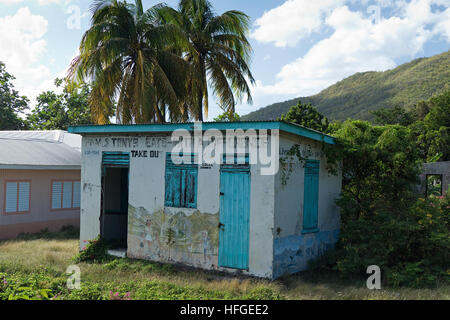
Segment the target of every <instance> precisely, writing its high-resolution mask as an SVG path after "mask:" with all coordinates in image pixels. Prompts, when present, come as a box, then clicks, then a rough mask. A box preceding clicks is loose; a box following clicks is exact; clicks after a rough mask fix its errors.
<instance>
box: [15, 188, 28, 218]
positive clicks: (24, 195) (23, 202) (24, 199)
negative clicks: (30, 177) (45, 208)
mask: <svg viewBox="0 0 450 320" xmlns="http://www.w3.org/2000/svg"><path fill="white" fill-rule="evenodd" d="M29 210H30V183H29V182H19V208H18V210H17V211H18V212H27V211H29Z"/></svg>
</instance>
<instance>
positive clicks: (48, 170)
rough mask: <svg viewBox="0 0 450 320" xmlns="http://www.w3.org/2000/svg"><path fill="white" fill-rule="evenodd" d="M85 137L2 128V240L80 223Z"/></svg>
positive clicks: (0, 160) (0, 190)
mask: <svg viewBox="0 0 450 320" xmlns="http://www.w3.org/2000/svg"><path fill="white" fill-rule="evenodd" d="M80 168H81V136H79V135H74V134H69V133H67V132H64V131H1V132H0V208H1V209H0V210H1V214H0V239H2V240H3V239H11V238H15V237H16V236H17V235H19V234H20V233H36V232H39V231H41V230H43V229H48V230H49V231H57V230H58V229H59V228H61V227H62V226H68V225H73V226H79V223H80Z"/></svg>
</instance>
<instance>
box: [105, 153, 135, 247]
mask: <svg viewBox="0 0 450 320" xmlns="http://www.w3.org/2000/svg"><path fill="white" fill-rule="evenodd" d="M113 153H117V154H122V155H127V156H128V163H127V164H123V163H121V164H117V165H114V164H104V156H105V155H107V154H113ZM130 160H131V153H130V152H122V151H104V152H102V163H101V167H100V174H101V179H100V183H101V185H100V194H101V195H100V217H99V221H100V238H103V235H104V226H105V217H106V210H105V185H106V183H105V182H106V181H105V180H106V170H107V169H108V168H121V169H127V171H128V181H127V188H128V200H127V201H128V202H129V199H130ZM127 215H128V209H127ZM127 234H128V219H127ZM127 246H128V240H127Z"/></svg>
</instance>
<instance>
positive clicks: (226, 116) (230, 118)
mask: <svg viewBox="0 0 450 320" xmlns="http://www.w3.org/2000/svg"><path fill="white" fill-rule="evenodd" d="M214 121H216V122H238V121H241V116H240V115H238V114H237V113H236V112H234V113H232V112H229V111H224V113H222V114H221V115H219V116H217V117H216V118H214Z"/></svg>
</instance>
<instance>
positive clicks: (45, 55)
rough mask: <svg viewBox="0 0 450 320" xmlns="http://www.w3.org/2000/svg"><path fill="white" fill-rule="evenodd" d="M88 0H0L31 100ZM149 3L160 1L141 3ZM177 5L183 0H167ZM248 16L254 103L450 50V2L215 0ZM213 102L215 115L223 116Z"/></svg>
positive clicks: (1, 55) (5, 44)
mask: <svg viewBox="0 0 450 320" xmlns="http://www.w3.org/2000/svg"><path fill="white" fill-rule="evenodd" d="M90 3H91V1H90V0H89V1H88V0H0V61H3V62H5V63H6V67H7V70H8V71H9V72H10V73H12V74H13V75H14V76H15V77H16V78H17V79H16V80H15V85H16V88H17V89H18V90H19V92H20V93H21V94H24V95H27V96H28V97H29V98H30V99H31V100H32V102H34V101H33V100H34V98H35V97H36V96H37V94H39V93H40V92H42V91H44V90H52V89H54V86H53V80H54V78H56V77H62V76H64V75H65V72H66V70H67V68H68V66H69V63H70V61H71V60H72V58H73V57H74V56H75V55H76V54H77V47H78V45H79V42H80V39H81V36H82V35H83V33H84V32H85V31H86V29H87V28H88V27H89V22H90V15H89V6H90ZM144 3H145V6H146V7H149V6H151V5H154V4H156V3H159V1H150V0H144ZM166 3H167V4H169V5H172V6H176V5H177V3H178V1H175V0H168V1H166ZM212 3H213V5H214V8H215V10H216V13H217V14H220V13H222V12H224V11H226V10H231V9H236V10H242V11H244V12H245V13H247V14H248V15H249V16H250V17H251V18H252V27H251V31H250V34H249V39H250V41H251V43H252V46H253V50H254V54H253V59H252V64H251V69H252V71H253V74H254V77H255V79H256V80H257V84H256V86H255V87H254V88H253V90H252V91H253V96H254V104H253V105H248V104H246V103H245V102H244V103H242V104H240V105H239V106H238V107H237V112H238V113H239V114H246V113H248V112H251V111H254V110H256V109H258V108H260V107H264V106H266V105H268V104H271V103H274V102H279V101H284V100H287V99H291V98H295V97H299V96H308V95H312V94H315V93H318V92H320V91H321V90H323V89H325V88H326V87H328V86H329V85H332V84H333V83H335V82H337V81H339V80H342V79H344V78H346V77H348V76H350V75H352V74H354V73H356V72H363V71H369V70H375V71H384V70H387V69H391V68H394V67H395V66H397V65H399V64H402V63H404V62H407V61H410V60H412V59H414V58H418V57H424V56H426V57H427V56H432V55H435V54H438V53H441V52H444V51H447V50H449V49H450V1H449V0H361V1H359V0H314V1H311V0H245V1H244V0H215V1H214V0H213V1H212ZM220 112H221V111H220V109H219V108H218V107H217V106H216V105H215V104H214V103H213V104H211V105H210V117H209V119H212V118H213V117H214V116H217V115H218V114H219V113H220Z"/></svg>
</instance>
